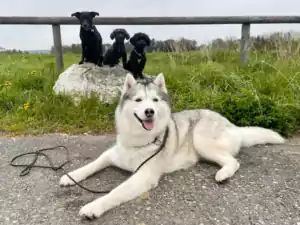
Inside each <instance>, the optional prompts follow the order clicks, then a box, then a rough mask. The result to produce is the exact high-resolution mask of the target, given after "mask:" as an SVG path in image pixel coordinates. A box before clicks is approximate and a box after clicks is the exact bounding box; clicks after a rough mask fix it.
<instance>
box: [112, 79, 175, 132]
mask: <svg viewBox="0 0 300 225" xmlns="http://www.w3.org/2000/svg"><path fill="white" fill-rule="evenodd" d="M170 118H171V107H170V100H169V96H168V93H167V88H166V85H165V79H164V75H163V74H162V73H160V74H159V75H158V76H157V77H156V78H155V79H154V80H150V79H143V80H141V81H137V80H135V79H134V77H133V76H132V75H131V74H129V73H128V74H127V75H126V79H125V83H124V86H123V90H122V94H121V99H120V104H119V106H118V107H117V109H116V126H117V129H118V132H119V133H123V132H126V133H129V134H131V135H133V136H138V135H146V134H149V135H151V136H152V135H157V134H159V133H160V132H162V131H163V130H164V129H165V127H166V126H167V124H168V122H169V119H170Z"/></svg>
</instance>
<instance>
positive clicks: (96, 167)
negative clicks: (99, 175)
mask: <svg viewBox="0 0 300 225" xmlns="http://www.w3.org/2000/svg"><path fill="white" fill-rule="evenodd" d="M115 148H116V147H112V148H110V149H108V150H106V151H105V152H103V153H102V154H101V155H100V156H99V157H98V158H97V159H96V160H94V161H93V162H91V163H89V164H87V165H85V166H83V167H81V168H79V169H77V170H74V171H73V172H70V173H69V175H70V176H71V177H72V178H73V179H74V180H75V181H76V182H80V181H82V180H85V179H86V178H87V177H89V176H91V175H92V174H94V173H96V172H98V171H100V170H103V169H104V168H106V167H108V166H110V165H112V160H111V159H112V155H113V154H114V151H115ZM74 184H75V183H74V182H73V181H72V180H71V179H70V178H69V177H68V176H67V175H63V176H62V177H61V179H60V181H59V185H60V186H69V185H74Z"/></svg>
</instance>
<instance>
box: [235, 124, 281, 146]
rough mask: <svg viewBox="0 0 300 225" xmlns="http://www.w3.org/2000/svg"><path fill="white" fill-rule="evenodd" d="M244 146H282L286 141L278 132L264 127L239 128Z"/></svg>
mask: <svg viewBox="0 0 300 225" xmlns="http://www.w3.org/2000/svg"><path fill="white" fill-rule="evenodd" d="M238 129H239V130H238V132H239V133H240V134H241V136H242V146H243V147H250V146H253V145H258V144H281V143H284V142H285V140H284V138H283V137H281V136H280V134H278V133H277V132H275V131H273V130H270V129H266V128H262V127H239V128H238Z"/></svg>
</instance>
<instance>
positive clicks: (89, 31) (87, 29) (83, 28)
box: [71, 12, 103, 66]
mask: <svg viewBox="0 0 300 225" xmlns="http://www.w3.org/2000/svg"><path fill="white" fill-rule="evenodd" d="M71 16H75V17H76V18H77V19H78V20H79V21H80V33H79V36H80V39H81V48H82V54H81V60H80V62H79V64H82V63H83V62H90V63H94V64H96V65H98V66H102V63H103V51H102V37H101V35H100V33H99V32H98V30H97V28H96V26H95V25H94V24H93V18H94V17H95V16H99V13H98V12H76V13H73V14H72V15H71Z"/></svg>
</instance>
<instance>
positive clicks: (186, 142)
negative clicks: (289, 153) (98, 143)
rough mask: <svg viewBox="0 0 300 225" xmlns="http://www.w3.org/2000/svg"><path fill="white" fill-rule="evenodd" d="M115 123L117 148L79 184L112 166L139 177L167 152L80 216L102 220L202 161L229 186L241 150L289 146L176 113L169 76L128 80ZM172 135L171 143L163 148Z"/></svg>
mask: <svg viewBox="0 0 300 225" xmlns="http://www.w3.org/2000/svg"><path fill="white" fill-rule="evenodd" d="M115 122H116V129H117V140H116V144H115V145H114V146H113V147H111V148H109V149H108V150H106V151H105V152H103V153H102V154H101V155H100V156H99V158H97V159H96V160H95V161H93V162H91V163H89V164H87V165H85V166H83V167H81V168H79V169H77V170H75V171H73V172H71V173H69V175H70V176H71V177H73V178H74V179H75V180H76V181H77V182H80V181H82V180H84V179H86V178H87V177H89V176H91V175H92V174H94V173H96V172H98V171H100V170H102V169H104V168H106V167H108V166H117V167H119V168H121V169H124V170H128V171H135V169H136V168H137V167H138V166H139V165H140V164H141V163H143V161H144V160H145V159H147V158H148V157H149V156H151V155H152V154H154V153H155V152H156V151H157V150H158V148H159V146H160V145H161V144H165V147H164V148H163V149H162V150H161V151H160V152H159V153H158V154H157V155H155V156H154V157H153V158H151V159H150V160H149V161H148V162H146V163H145V164H144V165H143V166H142V167H141V168H140V169H139V170H138V171H137V172H136V173H134V174H133V175H132V176H131V177H130V178H128V179H127V180H126V181H124V182H123V183H122V184H120V185H119V186H117V187H116V188H115V189H113V190H112V191H111V192H110V193H108V194H106V195H105V196H103V197H100V198H98V199H96V200H94V201H93V202H90V203H88V204H87V205H85V206H83V207H82V208H81V210H80V211H79V214H80V216H83V217H87V218H97V217H99V216H101V215H102V214H103V213H104V212H106V211H108V210H110V209H112V208H114V207H116V206H118V205H120V204H122V203H124V202H127V201H130V200H132V199H135V198H136V197H138V196H140V195H142V194H143V193H145V192H147V191H149V190H150V189H152V188H155V187H156V186H157V185H158V183H159V180H160V178H161V176H162V175H163V174H165V173H171V172H174V171H176V170H180V169H187V168H189V167H191V166H193V165H195V164H196V163H197V162H198V160H199V159H200V158H202V159H205V160H208V161H211V162H214V163H216V164H218V165H219V166H220V167H221V168H220V169H219V170H218V171H217V173H216V175H215V179H216V181H218V182H219V181H223V180H226V179H228V178H230V177H232V176H233V175H234V174H235V172H236V171H237V170H238V169H239V167H240V164H239V162H238V161H237V160H236V158H235V157H234V156H236V155H237V154H238V152H239V150H240V148H241V147H244V146H245V147H249V146H253V145H256V144H266V143H273V144H279V143H283V142H284V139H283V138H282V137H281V136H280V135H279V134H278V133H276V132H274V131H272V130H269V129H265V128H260V127H238V126H236V125H234V124H232V123H231V122H229V121H228V120H227V119H226V118H224V117H223V116H221V115H220V114H218V113H217V112H213V111H210V110H207V109H197V110H184V111H181V112H177V113H171V107H170V100H169V96H168V94H167V88H166V85H165V79H164V76H163V74H159V75H158V76H157V77H156V78H155V79H154V80H153V81H148V80H142V81H136V80H135V79H134V77H133V76H132V75H131V74H127V76H126V80H125V83H124V86H123V90H122V94H121V99H120V104H119V105H118V107H117V108H116V111H115ZM167 129H168V132H167V134H168V136H167V139H166V142H165V143H162V142H163V137H164V136H165V134H166V133H165V132H166V130H167ZM73 184H74V183H73V181H71V180H70V179H69V178H68V177H67V176H66V175H64V176H63V177H62V178H61V180H60V185H61V186H67V185H73Z"/></svg>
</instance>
